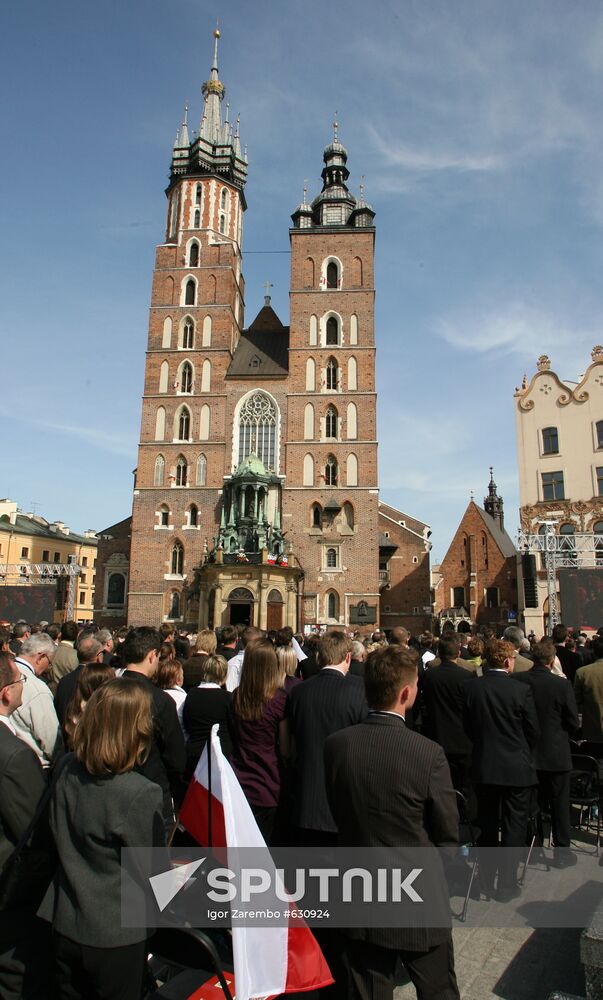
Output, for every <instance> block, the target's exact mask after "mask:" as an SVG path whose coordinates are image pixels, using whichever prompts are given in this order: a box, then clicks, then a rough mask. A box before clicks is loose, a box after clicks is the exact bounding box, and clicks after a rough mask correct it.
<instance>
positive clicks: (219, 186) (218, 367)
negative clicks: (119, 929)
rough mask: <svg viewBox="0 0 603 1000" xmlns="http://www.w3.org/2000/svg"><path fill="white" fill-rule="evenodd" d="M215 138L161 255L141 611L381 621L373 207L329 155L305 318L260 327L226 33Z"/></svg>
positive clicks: (141, 502)
mask: <svg viewBox="0 0 603 1000" xmlns="http://www.w3.org/2000/svg"><path fill="white" fill-rule="evenodd" d="M214 36H215V40H214V58H213V64H212V68H211V74H210V79H209V80H208V81H207V82H206V83H205V84H204V85H203V95H204V106H203V114H202V118H201V122H200V126H199V129H198V132H194V133H193V134H192V136H191V137H190V138H189V135H188V125H187V121H186V114H185V116H184V122H183V124H182V128H181V130H179V132H178V134H177V137H176V142H175V144H174V149H173V155H172V164H171V175H170V183H169V185H168V188H167V191H166V194H167V198H168V211H167V225H166V236H165V242H164V243H163V244H162V245H160V246H159V247H158V248H157V253H156V264H155V271H154V276H153V287H152V297H151V309H150V320H149V338H148V349H147V359H146V371H145V385H144V396H143V403H142V423H141V437H140V444H139V457H138V467H137V473H136V484H135V490H134V502H133V512H132V548H131V561H130V580H129V595H128V619H129V621H130V622H131V623H133V624H144V623H148V624H154V625H157V624H158V623H159V622H161V621H166V620H173V621H175V622H186V624H188V625H191V626H193V627H195V626H196V625H197V624H199V625H201V626H205V625H209V626H213V625H220V624H225V623H226V622H229V621H232V622H253V624H257V625H259V626H260V627H262V628H266V627H275V628H276V627H279V626H280V625H281V624H285V623H287V624H290V625H292V626H293V627H294V628H303V626H304V625H305V624H331V625H335V624H337V623H343V622H346V623H348V622H355V621H357V622H358V623H359V624H367V625H370V624H371V623H373V622H376V621H377V620H378V607H379V572H378V558H379V551H378V549H379V535H378V491H377V443H376V395H375V348H374V328H373V308H374V280H373V251H374V237H375V230H374V228H373V218H374V213H373V212H372V210H371V208H370V206H369V205H367V204H366V203H365V202H364V200H363V198H362V196H361V199H360V200H359V201H358V200H356V199H355V198H354V196H353V195H352V194H351V193H350V191H349V190H348V188H347V180H348V176H349V172H348V169H347V166H346V162H347V152H346V150H345V149H344V147H343V146H342V144H341V143H340V142H339V139H338V136H337V128H336V129H335V137H334V140H333V142H332V143H331V144H330V145H329V146H327V148H326V149H325V151H324V169H323V171H322V178H323V188H322V191H321V193H320V194H319V195H318V197H317V198H315V199H314V201H313V202H312V204H307V202H306V198H305V197H304V202H303V204H302V205H300V206H299V208H298V209H297V210H296V211H295V213H294V215H293V217H292V218H293V228H292V229H291V230H290V238H291V327H290V328H289V327H287V326H284V325H283V324H282V323H281V321H280V320H279V319H278V317H277V316H276V314H275V313H274V311H273V309H272V307H271V305H270V297H269V296H266V299H265V304H264V307H263V308H262V309H261V310H260V313H259V314H258V316H257V317H256V319H255V320H254V321H253V323H252V324H251V325H250V327H249V328H248V329H245V328H244V324H243V305H244V282H243V277H242V274H241V247H242V233H243V212H244V211H245V207H246V204H245V196H244V186H245V181H246V176H247V156H246V154H244V153H243V152H242V150H241V145H240V140H239V126H238V120H237V123H236V126H234V127H233V125H231V124H229V121H228V105H226V114H225V117H224V118H223V115H222V101H223V98H224V96H225V92H224V86H223V84H222V83H221V81H220V79H219V76H218V58H217V56H218V38H219V32H218V31H216V32H215V33H214Z"/></svg>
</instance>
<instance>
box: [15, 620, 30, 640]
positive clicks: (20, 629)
mask: <svg viewBox="0 0 603 1000" xmlns="http://www.w3.org/2000/svg"><path fill="white" fill-rule="evenodd" d="M30 632H31V629H30V627H29V625H26V624H25V622H17V624H16V625H15V627H14V628H13V639H24V638H25V636H26V635H29V634H30Z"/></svg>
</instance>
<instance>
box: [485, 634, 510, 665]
mask: <svg viewBox="0 0 603 1000" xmlns="http://www.w3.org/2000/svg"><path fill="white" fill-rule="evenodd" d="M514 657H515V646H514V645H513V643H512V642H508V640H507V639H492V640H491V642H489V643H488V645H487V646H486V658H487V660H488V667H489V669H490V670H508V662H507V661H509V660H513V659H514Z"/></svg>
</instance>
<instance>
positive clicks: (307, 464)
mask: <svg viewBox="0 0 603 1000" xmlns="http://www.w3.org/2000/svg"><path fill="white" fill-rule="evenodd" d="M303 485H304V486H314V459H313V457H312V455H309V454H308V455H304V465H303Z"/></svg>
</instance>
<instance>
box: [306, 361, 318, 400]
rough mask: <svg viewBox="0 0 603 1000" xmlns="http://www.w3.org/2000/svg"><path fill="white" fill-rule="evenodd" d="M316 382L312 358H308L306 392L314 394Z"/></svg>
mask: <svg viewBox="0 0 603 1000" xmlns="http://www.w3.org/2000/svg"><path fill="white" fill-rule="evenodd" d="M315 382H316V365H315V363H314V358H308V360H307V361H306V392H314V387H315Z"/></svg>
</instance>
